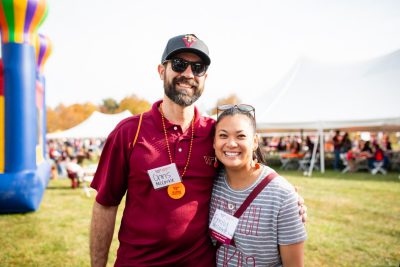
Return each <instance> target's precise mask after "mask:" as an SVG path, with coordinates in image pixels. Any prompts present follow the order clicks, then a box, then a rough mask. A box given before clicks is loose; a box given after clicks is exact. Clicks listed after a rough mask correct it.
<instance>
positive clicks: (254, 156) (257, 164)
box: [252, 152, 261, 170]
mask: <svg viewBox="0 0 400 267" xmlns="http://www.w3.org/2000/svg"><path fill="white" fill-rule="evenodd" d="M253 158H254V159H253V162H252V165H253V167H254V168H256V170H258V169H260V167H261V165H260V163H258V159H257V155H256V152H253Z"/></svg>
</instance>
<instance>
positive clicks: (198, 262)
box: [90, 34, 215, 266]
mask: <svg viewBox="0 0 400 267" xmlns="http://www.w3.org/2000/svg"><path fill="white" fill-rule="evenodd" d="M210 63H211V60H210V58H209V51H208V48H207V46H206V45H205V44H204V42H202V41H201V40H200V39H198V38H197V37H196V36H195V35H193V34H187V35H180V36H176V37H173V38H171V39H170V40H169V41H168V43H167V46H166V47H165V50H164V53H163V55H162V59H161V64H160V65H159V66H158V73H159V75H160V79H161V80H162V81H163V83H164V97H163V99H162V100H161V101H158V102H156V103H154V104H153V106H152V109H151V110H150V111H148V112H146V113H144V114H143V118H142V121H141V124H140V128H139V116H133V117H131V118H128V119H125V120H123V121H122V122H121V123H119V124H118V126H117V127H116V128H115V129H114V131H113V132H112V133H111V134H110V136H109V137H108V139H107V142H106V144H105V147H104V150H103V152H102V156H101V159H100V162H99V166H98V169H97V171H96V175H95V177H94V180H93V182H92V184H91V186H92V187H93V188H94V189H96V190H97V191H98V194H97V197H96V201H95V203H94V206H93V215H92V224H91V235H90V236H91V241H90V251H91V262H92V266H105V265H106V262H107V257H108V251H109V247H110V244H111V240H112V236H113V232H114V226H115V217H116V213H117V208H118V205H119V204H120V201H121V199H122V197H123V196H124V194H125V192H127V196H126V204H125V209H124V214H123V217H122V221H121V226H120V230H119V236H118V237H119V242H120V246H119V249H118V252H117V259H116V262H115V266H215V249H214V247H213V246H212V244H211V242H210V239H209V237H208V212H209V201H210V196H211V189H212V185H213V179H214V176H215V168H214V162H215V155H214V150H213V146H212V143H213V135H214V121H213V120H212V119H210V118H204V117H201V116H200V114H199V111H198V110H197V108H196V107H195V106H194V102H195V101H196V100H197V99H198V98H199V97H200V96H201V94H202V92H203V90H204V82H205V80H206V78H207V68H208V66H209V65H210ZM138 128H139V130H138ZM137 130H138V136H139V137H138V139H137V142H136V143H134V144H133V145H132V141H133V139H134V137H135V135H136V133H137Z"/></svg>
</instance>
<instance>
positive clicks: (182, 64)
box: [164, 57, 208, 77]
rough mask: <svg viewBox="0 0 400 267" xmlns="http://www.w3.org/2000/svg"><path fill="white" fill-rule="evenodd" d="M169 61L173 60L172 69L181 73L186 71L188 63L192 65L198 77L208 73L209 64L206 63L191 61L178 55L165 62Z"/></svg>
mask: <svg viewBox="0 0 400 267" xmlns="http://www.w3.org/2000/svg"><path fill="white" fill-rule="evenodd" d="M167 61H170V62H171V66H172V70H173V71H175V72H179V73H182V72H184V71H185V70H186V69H187V67H188V65H190V68H191V69H192V73H193V75H194V76H197V77H201V76H203V75H204V74H206V71H207V69H208V65H206V64H204V63H201V62H190V61H186V60H184V59H181V58H178V57H177V58H172V59H168V60H165V61H164V63H165V62H167Z"/></svg>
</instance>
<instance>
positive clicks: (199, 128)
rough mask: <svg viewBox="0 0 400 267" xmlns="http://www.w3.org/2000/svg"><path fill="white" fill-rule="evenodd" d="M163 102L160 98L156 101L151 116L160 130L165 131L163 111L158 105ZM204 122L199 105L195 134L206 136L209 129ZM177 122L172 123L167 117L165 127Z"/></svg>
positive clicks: (195, 121) (196, 113)
mask: <svg viewBox="0 0 400 267" xmlns="http://www.w3.org/2000/svg"><path fill="white" fill-rule="evenodd" d="M161 103H162V100H159V101H157V102H155V103H154V104H153V105H152V107H151V110H150V113H151V116H152V117H153V120H154V122H155V125H156V127H157V129H158V130H159V131H160V132H163V131H164V130H163V126H162V119H161V112H160V110H159V109H158V107H159V106H160V104H161ZM203 124H204V122H203V123H202V121H201V116H200V112H199V110H198V109H197V107H196V106H195V107H194V129H195V130H194V135H195V136H204V135H205V134H209V131H207V130H206V129H205V127H204V126H203ZM175 125H176V124H173V123H171V122H170V121H168V119H165V128H167V129H170V128H172V127H174V126H175Z"/></svg>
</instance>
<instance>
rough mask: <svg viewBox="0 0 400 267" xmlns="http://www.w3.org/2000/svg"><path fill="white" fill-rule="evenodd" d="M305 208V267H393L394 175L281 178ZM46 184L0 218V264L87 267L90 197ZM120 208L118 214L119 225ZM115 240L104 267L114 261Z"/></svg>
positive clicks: (397, 214)
mask: <svg viewBox="0 0 400 267" xmlns="http://www.w3.org/2000/svg"><path fill="white" fill-rule="evenodd" d="M281 174H283V175H284V176H285V177H286V178H287V179H288V180H289V181H291V182H292V183H293V184H295V185H297V186H298V187H299V189H300V193H301V195H302V196H303V197H304V198H305V200H306V204H307V206H308V221H307V224H306V227H307V232H308V240H307V241H306V245H305V266H396V267H398V266H399V263H400V179H399V178H398V174H395V173H391V174H388V175H386V176H382V175H376V176H372V175H370V174H368V173H355V174H345V175H343V174H340V173H334V172H332V171H328V172H327V173H326V174H324V175H321V174H320V173H318V172H316V173H314V176H313V177H311V178H305V177H302V176H301V174H300V173H299V172H294V171H293V172H289V171H287V172H281ZM69 185H70V184H69V180H67V179H59V180H52V181H50V183H49V187H48V189H47V190H46V192H45V195H44V199H43V202H42V204H41V206H40V209H39V210H38V211H37V212H34V213H27V214H10V215H0V229H1V231H0V244H1V249H0V266H1V267H6V266H89V265H90V263H89V245H88V233H89V225H90V216H91V207H92V203H93V201H94V194H95V192H92V196H91V197H90V198H88V197H87V196H86V195H85V194H84V192H83V190H82V189H79V190H72V189H70V188H69ZM121 211H122V209H121V208H120V210H119V212H118V214H119V215H118V222H117V223H119V220H120V216H121ZM117 229H118V227H116V232H115V235H114V241H113V244H112V248H111V253H110V258H109V266H112V264H113V261H114V259H115V252H116V249H117V246H118V240H117V238H116V234H117Z"/></svg>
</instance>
